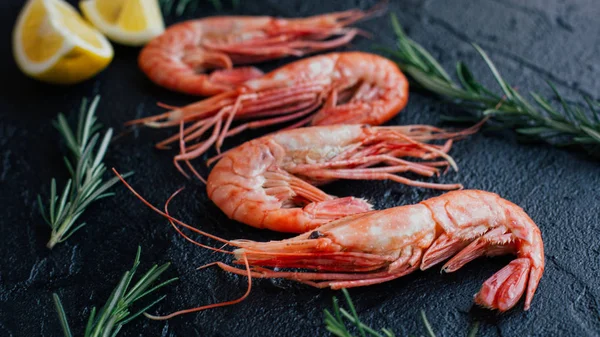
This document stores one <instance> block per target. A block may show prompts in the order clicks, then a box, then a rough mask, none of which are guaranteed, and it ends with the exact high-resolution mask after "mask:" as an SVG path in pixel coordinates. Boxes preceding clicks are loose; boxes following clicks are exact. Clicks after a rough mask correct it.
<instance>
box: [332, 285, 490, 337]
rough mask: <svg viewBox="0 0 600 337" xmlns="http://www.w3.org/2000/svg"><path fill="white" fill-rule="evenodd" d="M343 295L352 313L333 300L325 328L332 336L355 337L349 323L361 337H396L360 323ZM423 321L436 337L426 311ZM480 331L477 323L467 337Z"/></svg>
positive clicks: (422, 317) (389, 331)
mask: <svg viewBox="0 0 600 337" xmlns="http://www.w3.org/2000/svg"><path fill="white" fill-rule="evenodd" d="M342 293H343V294H344V297H345V299H346V303H347V305H348V309H349V310H350V312H348V311H347V310H345V309H344V308H340V306H339V304H338V300H337V298H336V297H334V298H333V313H331V312H330V311H329V310H327V309H325V327H326V329H327V330H328V331H329V332H331V334H332V335H334V336H337V337H354V335H353V334H352V333H351V332H350V331H349V330H348V328H347V327H346V321H349V322H350V323H352V324H353V325H354V327H355V328H356V330H357V331H358V333H359V336H360V337H367V336H371V337H395V336H396V335H395V334H394V333H393V332H392V331H391V330H389V329H385V328H384V329H381V332H379V331H377V330H375V329H373V328H371V327H369V326H368V325H366V324H364V323H363V322H361V321H360V319H359V317H358V314H357V313H356V309H355V308H354V304H353V303H352V299H351V298H350V294H349V293H348V291H347V290H346V289H342ZM421 319H422V320H423V325H424V326H425V330H426V331H427V334H428V335H429V337H436V335H435V333H434V332H433V328H432V327H431V324H430V323H429V320H428V319H427V316H425V311H423V310H421ZM478 330H479V323H478V322H475V323H474V324H473V325H472V327H471V329H470V331H469V334H468V335H467V336H468V337H475V336H476V335H477V331H478Z"/></svg>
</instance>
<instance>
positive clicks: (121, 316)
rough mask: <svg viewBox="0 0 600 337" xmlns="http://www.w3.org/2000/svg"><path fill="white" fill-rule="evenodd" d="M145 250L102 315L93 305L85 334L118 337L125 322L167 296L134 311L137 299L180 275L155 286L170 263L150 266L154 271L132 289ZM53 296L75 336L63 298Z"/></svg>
mask: <svg viewBox="0 0 600 337" xmlns="http://www.w3.org/2000/svg"><path fill="white" fill-rule="evenodd" d="M141 251H142V250H141V247H138V250H137V254H136V258H135V261H134V264H133V267H132V268H131V269H130V270H128V271H126V272H125V273H124V274H123V276H122V277H121V280H120V281H119V283H118V285H117V286H116V287H115V289H114V290H113V291H112V293H111V295H110V296H109V298H108V300H107V301H106V304H105V305H104V307H102V309H100V312H99V313H98V315H96V307H93V308H92V310H91V313H90V317H89V318H88V320H87V324H86V328H85V334H84V336H85V337H114V336H116V335H117V333H118V332H119V331H120V330H121V328H122V327H123V325H125V324H127V323H129V322H130V321H131V320H133V319H135V318H137V317H138V316H140V315H141V314H142V313H144V312H145V311H147V310H148V309H150V308H151V307H153V306H154V305H156V304H157V303H158V302H160V301H162V300H163V299H164V298H165V296H164V295H163V296H160V297H159V298H158V299H156V300H154V301H152V302H151V303H150V304H147V305H145V306H144V307H142V309H140V310H138V311H136V312H135V313H134V314H131V312H130V309H131V307H132V306H133V304H134V303H135V302H137V301H138V300H140V299H141V298H143V297H145V296H146V295H149V294H151V293H154V292H155V291H157V290H158V289H160V288H162V287H164V286H166V285H167V284H170V283H171V282H173V281H175V280H177V278H172V279H170V280H168V281H165V282H162V283H160V284H158V285H155V286H153V284H154V281H156V280H157V279H158V278H159V277H160V275H161V274H162V273H164V272H165V271H166V270H167V268H168V267H169V263H165V264H163V265H162V266H160V267H158V266H156V265H155V266H154V267H152V268H150V270H149V271H148V272H146V274H145V275H144V276H143V277H142V278H140V279H139V280H138V281H137V282H136V283H135V284H134V286H133V287H132V288H131V289H129V286H130V284H131V281H132V279H133V277H134V276H135V273H136V269H137V267H138V266H139V264H140V255H141ZM140 293H142V295H139V294H140ZM53 298H54V303H55V306H56V309H57V312H58V317H59V319H60V322H61V326H62V327H63V331H64V334H65V337H72V334H71V329H70V328H69V323H68V321H67V316H66V314H65V311H64V309H63V307H62V304H61V302H60V298H59V297H58V295H57V294H53Z"/></svg>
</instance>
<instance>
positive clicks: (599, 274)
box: [0, 0, 600, 337]
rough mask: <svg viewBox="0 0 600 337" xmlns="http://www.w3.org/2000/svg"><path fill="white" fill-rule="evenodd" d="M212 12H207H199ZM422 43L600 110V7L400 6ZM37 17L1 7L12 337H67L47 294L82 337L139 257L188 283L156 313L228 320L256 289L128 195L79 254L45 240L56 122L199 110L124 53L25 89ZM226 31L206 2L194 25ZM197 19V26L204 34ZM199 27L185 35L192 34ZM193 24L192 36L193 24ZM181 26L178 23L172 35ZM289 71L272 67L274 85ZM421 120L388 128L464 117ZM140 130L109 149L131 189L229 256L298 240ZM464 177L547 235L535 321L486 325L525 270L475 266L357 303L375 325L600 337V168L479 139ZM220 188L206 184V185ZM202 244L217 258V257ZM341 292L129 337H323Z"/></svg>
mask: <svg viewBox="0 0 600 337" xmlns="http://www.w3.org/2000/svg"><path fill="white" fill-rule="evenodd" d="M223 1H224V3H225V9H224V12H225V13H226V14H232V13H236V14H249V15H278V16H300V15H311V14H317V13H325V12H330V11H334V10H343V9H348V8H353V7H360V8H367V7H369V6H371V5H373V3H374V1H344V2H342V1H307V0H299V1H288V0H286V1H278V0H269V1H241V3H242V5H241V8H239V9H238V10H235V11H234V10H233V9H231V8H230V6H229V5H228V4H227V3H228V1H227V0H223ZM201 2H203V3H204V1H201ZM391 2H392V3H391V4H390V11H392V12H394V13H396V14H397V15H398V16H399V19H400V21H401V22H402V24H403V25H404V26H405V27H406V29H407V31H408V33H409V35H410V36H411V37H412V38H414V39H415V40H417V41H419V42H420V43H422V44H423V45H424V46H425V47H426V48H428V49H429V50H431V51H432V52H433V54H434V55H435V56H436V57H438V58H439V59H440V60H442V63H443V64H444V66H446V67H447V68H448V69H452V67H453V65H454V62H455V61H456V60H457V59H464V60H467V61H468V63H469V64H471V65H472V68H473V70H474V72H475V73H476V74H485V75H482V76H485V81H487V83H490V84H491V83H492V79H491V77H490V76H489V74H488V73H487V72H486V70H485V66H484V65H483V62H482V61H481V60H480V59H478V57H477V56H476V55H475V52H474V51H473V49H472V48H471V47H470V45H469V43H468V42H470V41H475V42H477V43H479V44H480V45H481V46H482V47H483V48H484V49H485V50H487V51H488V52H489V54H490V55H491V57H492V58H493V59H494V61H495V62H496V63H497V65H498V67H499V68H500V69H501V71H502V72H503V73H504V75H505V77H506V78H507V79H508V80H509V81H510V82H511V83H513V84H514V85H516V86H518V87H519V88H521V89H522V91H524V92H525V91H527V90H530V89H535V90H538V91H541V92H542V93H545V94H549V90H547V87H546V86H545V84H544V81H546V80H552V81H554V82H555V83H557V85H558V86H559V89H560V90H562V91H564V92H565V93H566V95H567V96H568V97H569V98H571V99H573V100H579V99H580V95H581V94H587V95H590V96H592V97H593V98H596V99H598V98H600V97H599V96H600V94H599V92H600V62H599V61H600V57H599V56H598V55H599V54H600V21H599V19H598V18H599V17H600V3H599V2H598V1H597V0H578V1H565V0H530V1H526V2H525V1H518V0H510V1H500V0H482V1H469V0H455V1H441V0H438V1H417V0H410V1H391ZM22 4H23V2H22V1H8V0H6V1H2V2H1V3H0V13H1V14H0V15H1V16H2V20H1V21H0V32H1V33H0V34H1V35H0V36H1V41H2V46H3V47H2V48H3V52H2V53H1V54H0V69H1V74H2V80H1V81H0V82H1V84H0V86H1V88H2V89H1V90H0V92H1V94H0V96H1V99H0V149H1V153H0V155H1V158H0V162H1V163H2V165H0V191H1V193H0V205H2V218H1V220H0V230H1V234H0V336H60V335H61V331H60V326H59V322H58V319H57V316H56V313H55V311H54V307H53V305H52V300H51V293H52V292H58V293H59V294H60V296H61V298H62V299H63V302H64V304H65V306H66V312H67V315H68V316H69V318H70V321H71V324H72V327H73V329H74V332H75V334H76V335H81V334H82V329H83V326H84V324H85V323H84V320H85V319H86V318H87V315H88V314H89V312H88V309H87V308H89V307H90V306H92V305H102V304H103V302H104V301H105V299H106V298H107V296H108V295H109V293H110V291H111V290H112V288H113V287H114V285H115V284H116V282H117V281H118V278H119V277H120V275H121V274H122V273H123V272H124V271H125V270H127V269H129V267H130V264H131V263H132V260H133V257H134V255H135V250H136V247H137V245H141V246H142V247H143V263H142V267H143V268H147V267H149V266H150V265H151V264H152V263H154V262H157V263H162V262H166V261H172V262H173V267H172V268H171V269H170V270H169V272H168V274H169V275H168V276H179V277H180V278H181V280H180V281H179V282H178V283H176V284H175V285H173V286H171V287H169V288H167V290H166V291H165V293H167V294H168V297H167V299H166V300H165V301H164V302H162V304H160V305H159V306H158V307H157V308H155V309H154V311H155V312H157V313H169V312H172V311H174V310H178V309H182V308H188V307H192V306H198V305H202V304H208V303H215V302H219V301H224V300H229V299H233V298H236V297H238V296H240V295H241V294H242V293H243V292H244V291H245V282H246V281H245V279H244V278H240V277H237V276H232V275H228V274H227V273H225V272H223V271H220V270H218V269H206V270H202V271H196V270H195V267H197V266H200V265H203V264H205V263H208V262H211V261H215V260H220V259H223V258H224V257H223V256H220V255H218V254H213V253H211V252H208V251H205V250H202V249H200V248H197V247H195V246H192V245H191V244H189V243H187V242H185V241H184V240H183V239H182V238H181V237H179V236H178V235H177V234H176V233H175V232H174V231H173V230H172V228H170V227H169V226H168V224H167V223H166V222H165V221H164V220H163V219H162V218H160V217H159V216H157V215H156V214H154V213H153V212H151V211H150V210H148V209H147V208H145V207H143V206H142V204H141V203H140V202H139V201H138V200H137V199H135V198H134V197H133V196H132V195H131V194H130V193H128V192H126V191H125V189H124V188H122V187H118V188H116V189H115V191H116V192H117V195H116V196H115V197H114V198H111V199H107V200H105V201H102V202H99V203H97V204H96V205H95V206H93V207H91V208H90V209H89V210H88V211H87V213H86V214H85V216H84V220H85V221H87V222H88V223H89V224H88V226H87V227H85V228H84V229H82V230H81V231H79V232H78V233H77V234H75V235H74V236H73V237H72V238H71V239H69V241H67V242H66V243H65V244H62V245H59V246H57V247H56V248H55V249H54V250H52V251H49V250H48V249H47V248H46V247H45V243H46V241H47V239H48V236H49V232H50V231H49V228H48V226H47V225H46V224H44V223H43V221H42V219H41V217H40V216H39V213H38V211H37V207H36V204H35V198H36V195H37V193H39V192H42V193H43V194H44V195H45V196H46V195H47V193H48V191H49V183H50V180H51V178H52V177H57V179H58V180H59V181H60V182H61V183H63V182H64V181H65V180H66V179H67V172H66V170H65V168H64V167H63V163H62V159H61V157H62V155H63V153H64V148H61V147H59V146H57V144H59V139H60V138H59V135H58V132H57V131H56V130H55V129H54V128H53V127H52V126H51V123H50V121H51V120H52V119H53V118H54V117H55V116H56V113H57V112H60V111H62V112H66V113H68V114H69V116H70V118H71V120H72V121H74V118H76V110H77V108H78V107H79V104H80V100H81V97H83V96H86V97H91V96H92V95H95V94H101V95H102V97H103V99H102V101H101V103H100V106H99V109H98V115H99V119H100V120H101V122H102V123H104V124H105V125H108V126H111V127H114V128H115V129H116V131H117V133H119V132H121V131H123V130H124V128H123V126H122V125H123V123H124V122H125V121H127V120H130V119H132V118H135V117H140V116H147V115H151V114H155V113H158V112H160V111H161V109H160V108H158V107H156V105H155V103H156V102H157V101H162V102H166V103H170V104H181V103H185V102H190V101H192V99H191V98H189V97H185V96H183V95H177V94H173V93H169V92H167V91H165V90H162V89H160V88H158V87H156V86H154V85H153V84H152V83H150V82H149V81H148V80H147V79H146V78H145V77H144V76H143V75H142V74H141V73H140V71H139V70H138V68H137V66H136V57H137V53H138V49H135V48H126V47H122V46H115V51H116V57H115V60H114V61H113V62H112V64H111V65H110V67H109V68H108V69H107V70H106V71H104V72H103V73H101V74H100V75H99V76H97V77H96V78H94V79H92V80H90V81H87V82H85V83H82V84H80V85H76V86H72V87H55V86H48V85H45V84H40V83H37V82H35V81H33V80H30V79H28V78H26V77H25V76H23V75H22V74H21V73H20V72H19V71H18V70H17V68H16V66H15V64H14V61H13V59H12V55H11V53H10V52H9V49H10V47H9V45H10V39H11V32H12V28H13V25H14V21H15V19H16V15H17V13H18V12H19V10H20V8H21V6H22ZM213 14H216V12H215V10H214V9H213V8H212V7H211V6H210V5H209V4H208V2H206V4H204V5H201V6H200V8H199V9H198V10H197V11H196V13H195V14H194V15H193V17H200V16H208V15H213ZM191 17H192V16H188V17H187V18H191ZM184 18H185V17H184ZM181 19H183V18H181ZM174 21H175V20H174V18H170V19H169V20H168V22H169V23H172V22H174ZM360 27H362V28H364V29H365V30H367V31H369V32H372V33H374V34H373V35H374V38H373V39H372V40H368V39H365V38H357V39H356V40H355V41H354V42H353V44H352V46H350V47H347V49H360V50H371V49H372V47H373V46H374V45H375V44H386V45H391V44H392V43H393V37H392V34H391V31H390V27H389V20H388V18H387V17H384V18H377V19H373V20H370V21H368V22H364V23H362V24H360ZM287 61H289V60H282V61H279V62H273V63H269V64H265V65H262V67H263V69H266V70H268V69H272V68H273V67H275V66H277V65H280V64H283V63H284V62H287ZM411 95H412V96H411V98H410V102H409V105H408V107H407V108H406V109H405V110H404V111H403V112H402V113H401V114H400V115H398V116H397V117H396V118H395V119H394V120H393V121H392V122H391V123H390V124H407V123H416V122H418V123H432V124H440V120H439V118H438V116H439V115H440V113H442V112H445V113H448V112H452V111H451V110H452V108H450V107H448V106H447V105H444V104H443V103H441V102H440V101H439V100H437V99H436V98H435V97H431V96H429V95H424V94H420V93H414V92H413V93H411ZM264 132H266V131H265V130H261V131H259V132H256V133H246V134H244V135H242V136H240V137H236V138H235V139H232V140H231V141H229V142H228V143H227V146H233V145H236V144H240V143H241V142H242V141H244V140H246V139H250V138H251V137H255V136H258V135H260V134H262V133H264ZM161 136H162V135H160V134H158V133H156V132H152V131H150V130H144V129H136V130H135V131H134V132H133V133H131V134H128V135H126V136H123V137H121V138H120V139H119V140H118V141H116V142H115V143H114V144H113V145H112V146H111V148H110V151H109V153H108V156H107V158H106V162H107V164H108V166H109V167H111V166H114V167H116V168H118V169H119V170H121V171H128V170H135V171H136V175H135V176H134V177H133V178H132V179H131V182H132V183H133V185H134V186H135V187H136V188H137V189H138V190H139V191H140V192H141V193H142V194H143V195H145V196H147V197H148V199H149V200H151V201H152V202H154V203H157V204H161V203H162V202H164V201H165V199H166V198H167V197H168V196H169V195H170V194H171V193H172V192H173V191H174V190H175V189H177V188H178V187H181V186H187V189H186V191H185V192H184V193H183V194H182V195H181V196H180V197H179V198H178V199H176V200H175V202H174V203H173V205H172V209H173V210H176V212H175V214H176V215H177V216H179V217H181V218H182V219H184V220H187V221H189V222H190V223H193V224H195V225H197V226H198V227H200V228H202V229H203V230H205V231H208V232H211V233H214V234H217V235H219V236H222V237H224V238H229V239H234V238H246V239H253V240H267V239H275V238H283V237H285V236H284V235H279V234H276V233H270V232H266V231H259V230H255V229H252V228H249V227H248V226H244V225H241V224H238V223H235V222H232V221H229V220H228V219H227V218H226V217H225V216H224V215H223V214H222V213H221V212H220V211H219V210H218V209H217V208H216V207H215V206H214V205H213V204H212V203H211V202H210V200H208V199H207V197H206V193H205V190H204V186H202V185H201V184H197V183H193V182H188V181H186V180H185V179H184V178H182V177H181V176H180V175H179V174H178V173H177V172H176V171H175V169H174V168H173V167H172V164H171V154H172V153H168V152H159V151H156V150H154V148H153V146H152V144H153V142H155V141H156V140H159V139H161ZM452 154H453V156H454V157H455V158H456V159H457V161H458V164H459V166H460V167H461V168H462V169H461V171H460V172H459V173H450V174H448V175H446V176H444V177H442V178H441V179H440V181H443V182H454V181H460V182H463V183H464V185H465V186H466V187H468V188H478V189H484V190H489V191H493V192H497V193H499V194H500V195H502V196H504V197H505V198H507V199H509V200H511V201H513V202H515V203H517V204H519V205H521V206H522V207H523V208H524V209H525V210H526V211H527V212H528V213H529V214H530V216H531V217H532V218H533V219H534V220H535V221H536V222H537V224H538V225H539V227H540V229H541V230H542V235H543V238H544V244H545V249H546V258H547V263H546V272H545V274H544V277H543V278H542V281H541V283H540V286H539V288H538V291H537V294H536V296H535V298H534V301H533V304H532V307H531V310H530V311H528V312H523V311H522V303H520V304H519V306H518V307H517V309H515V310H512V311H510V312H508V313H505V314H498V313H495V312H491V311H487V310H484V309H480V308H476V307H473V305H472V296H473V294H475V292H477V291H478V289H479V288H480V286H481V284H482V282H483V281H484V280H485V279H486V278H488V277H489V276H491V275H492V274H493V273H494V272H495V271H497V270H499V269H500V268H502V267H503V266H504V265H506V264H507V263H508V262H509V261H510V260H511V259H512V257H499V258H488V259H479V260H476V261H475V262H472V263H470V264H468V265H467V266H465V267H464V268H462V269H461V270H460V271H457V272H455V273H452V274H447V275H440V273H439V272H438V270H436V269H435V268H434V269H432V270H430V271H427V272H417V273H414V274H412V275H410V276H407V277H404V278H402V279H398V280H395V281H392V282H387V283H385V284H381V285H377V286H371V287H367V288H359V289H352V290H351V291H350V293H351V295H352V297H353V298H354V302H355V305H356V308H357V310H358V312H359V314H360V316H361V317H362V318H363V320H364V321H365V322H366V323H368V324H370V325H372V326H374V327H388V328H390V329H392V330H394V331H395V332H396V333H397V335H399V336H404V335H406V334H409V333H413V334H419V335H420V334H425V330H424V327H423V325H422V324H421V321H420V318H419V310H421V309H423V310H425V312H426V313H427V315H428V317H429V319H430V320H431V322H432V324H433V326H434V329H435V331H436V332H437V333H438V336H464V335H466V332H467V329H468V327H469V326H470V325H471V323H472V322H474V321H480V322H481V328H480V333H479V335H480V336H530V335H531V336H598V335H599V334H600V307H599V301H598V298H599V297H600V289H599V287H598V280H599V279H600V240H599V239H598V236H599V235H600V200H599V199H600V193H599V186H600V174H599V172H600V165H599V163H598V161H594V160H592V159H590V158H589V157H587V156H586V155H585V154H584V153H580V152H573V151H566V150H560V149H555V148H552V147H549V146H546V145H541V144H529V145H527V144H520V143H517V142H516V141H515V139H514V137H513V135H512V134H511V133H510V132H504V133H495V134H491V133H480V134H477V135H475V136H473V137H471V138H469V139H468V140H466V141H462V142H460V143H458V144H456V146H455V148H454V149H453V151H452ZM205 173H206V172H205ZM325 190H326V191H327V192H329V193H332V194H336V195H339V196H347V195H355V196H360V197H364V198H368V199H370V200H371V201H373V202H374V203H375V205H376V206H377V207H378V208H386V207H392V206H397V205H403V204H411V203H414V202H417V201H419V200H422V199H425V198H429V197H432V196H435V195H438V194H439V192H435V191H428V190H421V189H414V188H409V187H406V186H401V185H397V184H392V183H389V182H349V183H348V182H342V183H334V184H331V185H329V186H327V187H325ZM203 242H207V241H206V240H203ZM334 294H337V293H336V292H334V291H331V290H315V289H312V288H309V287H306V286H302V285H298V284H295V283H292V282H287V281H269V280H260V281H255V282H254V287H253V291H252V294H251V295H250V297H249V298H248V299H247V300H246V301H244V302H243V303H241V304H239V305H235V306H231V307H227V308H220V309H216V310H210V311H205V312H202V313H198V314H192V315H188V316H184V317H178V318H175V319H172V320H169V321H167V322H154V321H150V320H147V319H138V320H136V321H134V322H132V323H131V324H129V325H128V326H126V327H125V328H124V329H123V330H122V333H121V334H120V336H165V337H166V336H326V335H328V334H327V333H326V331H325V329H324V326H323V314H322V312H323V309H325V308H329V307H330V303H331V298H332V296H333V295H334Z"/></svg>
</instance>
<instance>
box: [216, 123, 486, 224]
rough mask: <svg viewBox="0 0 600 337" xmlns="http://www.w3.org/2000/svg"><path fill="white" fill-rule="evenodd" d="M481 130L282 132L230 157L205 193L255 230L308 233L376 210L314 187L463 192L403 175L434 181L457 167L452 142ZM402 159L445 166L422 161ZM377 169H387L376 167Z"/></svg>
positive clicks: (350, 128)
mask: <svg viewBox="0 0 600 337" xmlns="http://www.w3.org/2000/svg"><path fill="white" fill-rule="evenodd" d="M478 127H479V125H476V126H474V127H472V128H471V129H467V130H464V131H462V132H457V133H451V132H446V131H444V130H441V129H438V128H434V127H428V126H422V125H414V126H411V125H409V126H390V127H371V126H368V125H335V126H315V127H308V128H300V129H295V130H288V131H281V132H278V133H275V134H272V135H268V136H264V137H262V138H258V139H255V140H251V141H249V142H247V143H244V144H243V145H241V146H239V147H237V148H235V149H233V150H231V151H229V152H227V153H226V154H225V155H224V156H223V158H221V159H220V161H219V162H218V163H217V164H216V165H215V167H214V168H213V170H212V172H211V173H210V175H209V177H208V180H207V184H206V190H207V193H208V197H209V198H210V199H211V200H212V201H213V202H214V203H215V204H216V205H217V206H218V207H219V208H220V209H221V210H222V211H223V212H224V213H225V214H226V215H227V216H228V217H229V218H231V219H234V220H237V221H239V222H242V223H245V224H247V225H250V226H253V227H257V228H266V229H271V230H275V231H280V232H292V233H303V232H306V231H308V230H311V229H314V228H316V227H318V226H320V225H322V224H323V223H326V222H329V221H331V220H334V219H338V218H341V217H344V216H346V215H350V214H354V213H362V212H366V211H369V210H371V208H372V207H371V204H370V203H368V202H367V201H365V200H363V199H358V198H354V197H346V198H336V197H333V196H330V195H328V194H326V193H325V192H323V191H321V190H320V189H318V188H317V187H315V186H314V185H321V184H324V183H327V182H330V181H332V180H335V179H363V180H385V179H389V180H392V181H395V182H399V183H402V184H407V185H411V186H417V187H424V188H434V189H443V190H449V189H458V188H462V185H460V184H437V183H428V182H422V181H415V180H411V179H408V178H406V177H402V176H399V175H397V173H403V172H412V173H414V174H418V175H422V176H426V177H431V176H434V175H438V174H439V173H440V169H439V167H440V166H447V165H452V166H454V167H455V168H456V164H455V163H454V161H453V160H452V158H451V157H450V156H449V155H448V154H447V152H448V151H449V149H450V147H451V144H452V139H457V138H459V137H464V136H466V135H468V134H471V133H473V132H475V131H476V130H477V129H478ZM432 139H448V140H447V141H446V143H445V144H444V145H441V146H440V145H429V144H425V143H423V142H424V141H429V140H432ZM400 157H413V158H419V159H423V160H433V159H436V158H442V161H438V162H431V161H423V162H418V163H417V162H411V161H408V160H406V159H400ZM379 164H383V165H385V166H384V167H375V168H372V167H371V166H375V165H379Z"/></svg>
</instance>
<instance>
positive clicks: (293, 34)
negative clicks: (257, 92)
mask: <svg viewBox="0 0 600 337" xmlns="http://www.w3.org/2000/svg"><path fill="white" fill-rule="evenodd" d="M384 7H385V4H384V3H381V4H380V5H377V6H375V7H374V8H372V9H371V10H368V11H361V10H357V9H354V10H348V11H343V12H336V13H329V14H323V15H316V16H312V17H308V18H297V19H283V18H274V17H270V16H217V17H210V18H204V19H200V20H190V21H186V22H182V23H179V24H176V25H173V26H171V27H169V28H168V29H167V30H166V31H165V32H164V33H163V34H162V35H160V36H158V37H156V38H155V39H153V40H152V41H150V42H149V43H148V44H147V45H146V47H144V49H143V50H142V52H141V53H140V56H139V60H138V63H139V66H140V68H141V69H142V71H143V72H144V73H145V74H146V75H147V76H148V77H149V78H150V79H151V80H152V81H154V82H155V83H156V84H158V85H160V86H163V87H166V88H168V89H171V90H175V91H180V92H184V93H188V94H193V95H203V96H208V95H215V94H218V93H222V92H224V91H227V90H231V89H233V88H234V87H236V86H237V85H238V84H240V83H242V82H245V81H247V80H249V79H252V78H257V77H260V76H261V75H262V72H261V71H260V70H258V69H256V68H253V67H244V68H233V65H237V64H251V63H258V62H262V61H267V60H273V59H278V58H283V57H286V56H296V57H300V56H303V55H306V54H309V53H314V52H318V51H322V50H328V49H333V48H336V47H339V46H342V45H345V44H347V43H349V42H350V41H351V40H352V39H353V38H354V37H355V36H356V35H357V34H358V33H359V30H358V29H356V28H346V27H347V26H349V25H351V24H353V23H355V22H357V21H359V20H361V19H364V18H366V17H369V16H372V15H374V14H376V13H379V12H382V10H383V8H384ZM214 68H221V69H223V70H215V71H213V72H212V73H211V74H210V75H208V74H206V71H207V70H208V69H214Z"/></svg>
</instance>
